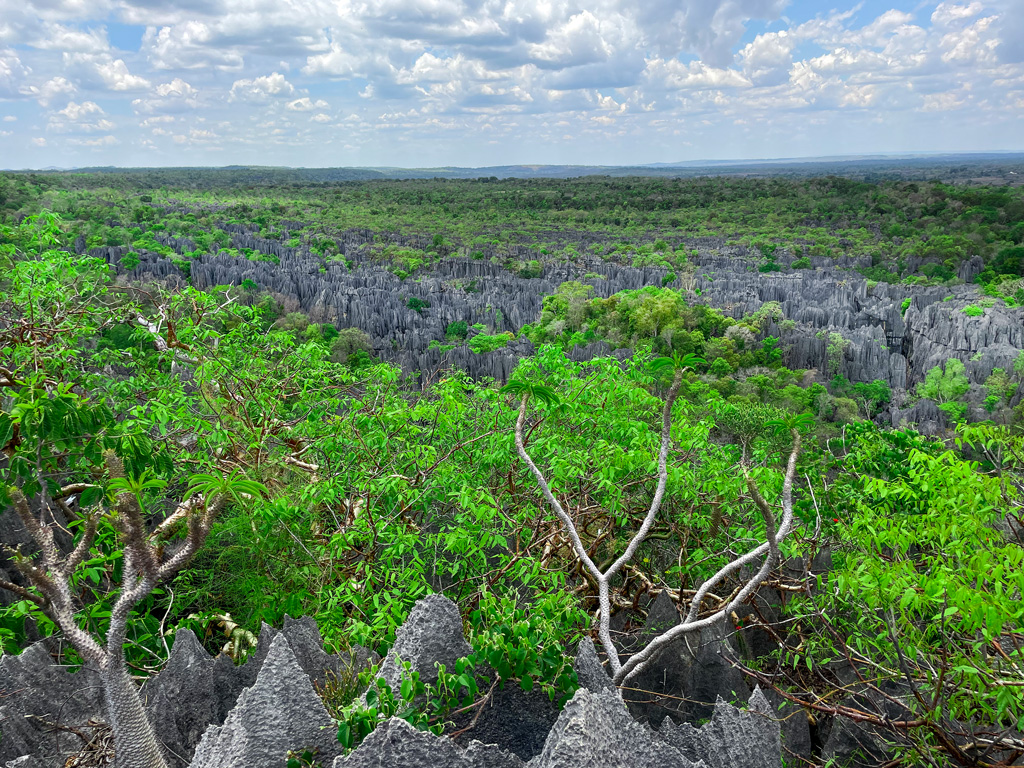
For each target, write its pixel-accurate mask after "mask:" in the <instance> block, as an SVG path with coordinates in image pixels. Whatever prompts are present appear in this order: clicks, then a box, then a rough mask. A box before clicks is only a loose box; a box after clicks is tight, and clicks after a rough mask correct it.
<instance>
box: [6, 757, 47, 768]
mask: <svg viewBox="0 0 1024 768" xmlns="http://www.w3.org/2000/svg"><path fill="white" fill-rule="evenodd" d="M4 768H44V764H43V763H42V762H41V761H39V760H37V759H36V758H34V757H32V756H31V755H22V756H21V757H19V758H17V759H16V760H10V761H9V762H7V763H5V764H4Z"/></svg>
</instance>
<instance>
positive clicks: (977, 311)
mask: <svg viewBox="0 0 1024 768" xmlns="http://www.w3.org/2000/svg"><path fill="white" fill-rule="evenodd" d="M963 313H964V314H965V315H967V316H968V317H981V316H982V315H984V314H985V310H984V309H982V308H981V307H979V306H976V305H974V304H968V305H967V306H966V307H964V308H963Z"/></svg>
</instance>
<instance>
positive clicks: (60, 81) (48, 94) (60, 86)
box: [33, 75, 78, 107]
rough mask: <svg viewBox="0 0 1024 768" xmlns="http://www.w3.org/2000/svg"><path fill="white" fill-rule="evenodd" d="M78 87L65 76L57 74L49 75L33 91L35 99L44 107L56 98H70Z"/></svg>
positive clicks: (76, 91)
mask: <svg viewBox="0 0 1024 768" xmlns="http://www.w3.org/2000/svg"><path fill="white" fill-rule="evenodd" d="M76 93H78V89H77V88H76V87H75V84H74V83H72V82H71V81H69V80H68V79H67V78H65V77H61V76H59V75H58V76H57V77H51V78H50V79H49V80H47V81H46V82H45V83H43V84H42V85H41V86H40V87H39V88H38V89H37V90H36V91H35V92H34V93H33V96H35V98H36V100H37V101H38V102H39V103H40V104H42V105H43V106H44V107H48V106H50V104H52V103H53V102H54V101H56V100H58V99H64V98H71V97H72V96H74V95H75V94H76Z"/></svg>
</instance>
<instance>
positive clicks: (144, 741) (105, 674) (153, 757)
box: [100, 665, 167, 768]
mask: <svg viewBox="0 0 1024 768" xmlns="http://www.w3.org/2000/svg"><path fill="white" fill-rule="evenodd" d="M100 678H101V679H102V681H103V697H104V699H105V701H106V705H107V717H108V719H109V721H110V727H111V728H112V729H113V731H114V754H115V762H114V765H115V767H116V768H167V761H166V760H165V759H164V756H163V751H162V750H161V749H160V745H159V744H158V743H157V740H156V733H155V732H154V731H153V726H152V724H151V723H150V722H149V717H147V715H146V709H145V707H144V706H143V705H142V697H141V696H139V688H138V686H137V685H136V684H135V681H134V680H132V679H131V677H129V675H128V673H127V672H126V671H125V670H124V668H123V667H116V666H114V665H111V666H109V667H108V668H107V669H105V670H103V671H101V672H100Z"/></svg>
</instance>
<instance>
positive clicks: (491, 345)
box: [469, 331, 515, 355]
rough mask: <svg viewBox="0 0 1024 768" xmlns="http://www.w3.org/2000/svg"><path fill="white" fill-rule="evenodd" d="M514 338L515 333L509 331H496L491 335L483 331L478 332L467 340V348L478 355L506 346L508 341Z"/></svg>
mask: <svg viewBox="0 0 1024 768" xmlns="http://www.w3.org/2000/svg"><path fill="white" fill-rule="evenodd" d="M514 338H515V334H514V333H512V332H511V331H506V332H505V333H497V334H494V335H493V336H488V335H487V334H485V333H478V334H477V335H476V336H474V337H473V338H471V339H470V340H469V349H470V351H472V352H475V353H476V354H478V355H482V354H484V353H485V352H494V351H495V350H498V349H501V348H502V347H505V346H508V343H509V342H510V341H512V340H513V339H514Z"/></svg>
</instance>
